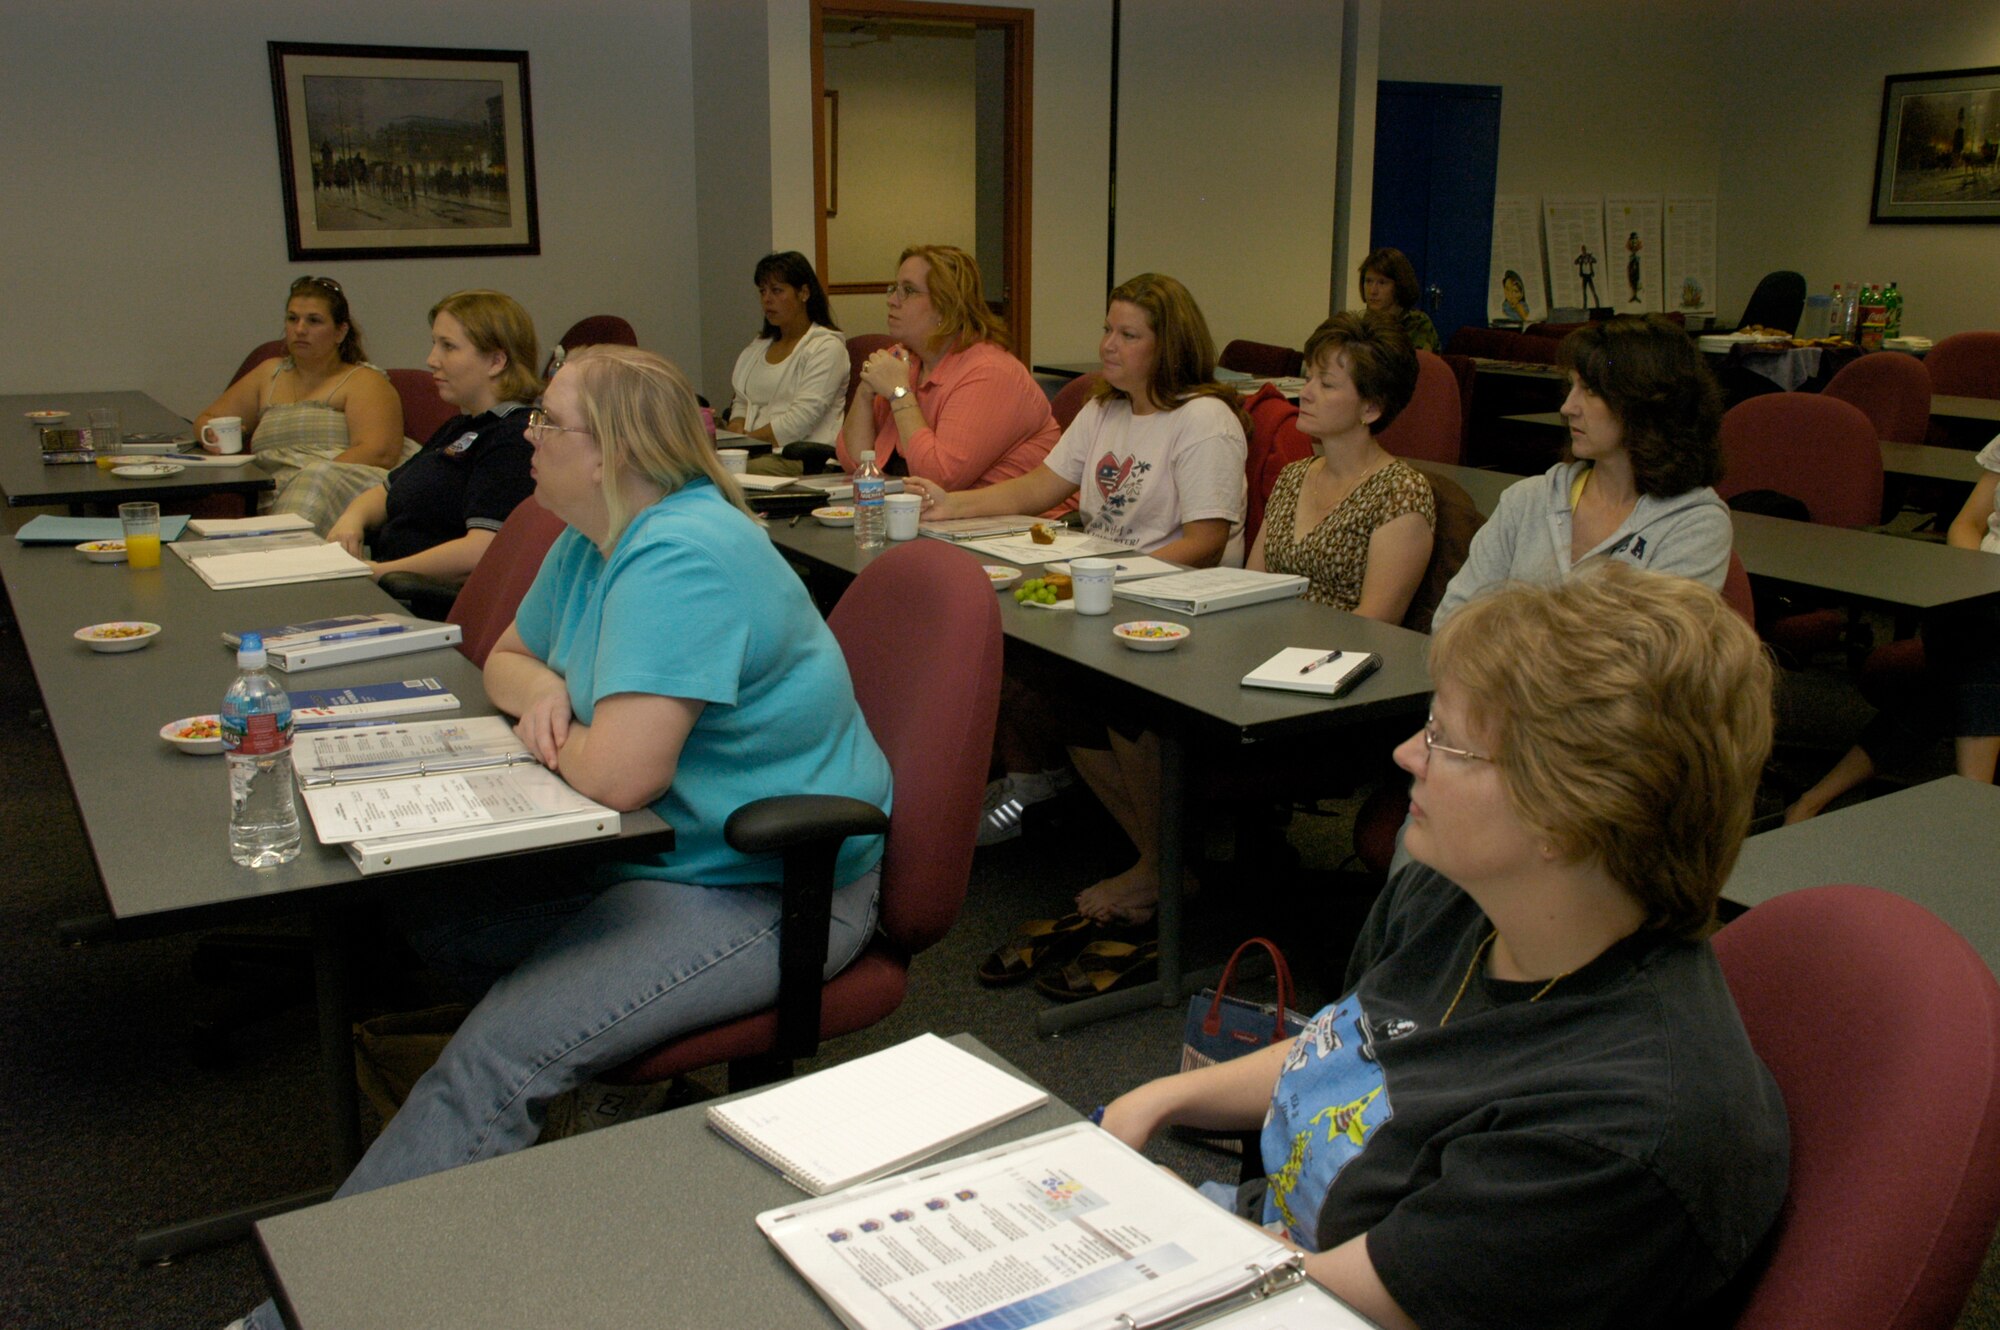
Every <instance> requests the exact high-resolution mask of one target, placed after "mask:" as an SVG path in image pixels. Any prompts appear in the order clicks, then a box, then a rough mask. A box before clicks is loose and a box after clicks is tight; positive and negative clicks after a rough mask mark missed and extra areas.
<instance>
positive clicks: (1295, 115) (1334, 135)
mask: <svg viewBox="0 0 2000 1330" xmlns="http://www.w3.org/2000/svg"><path fill="white" fill-rule="evenodd" d="M1341 24H1342V11H1341V7H1340V6H1338V5H1331V4H1329V5H1317V6H1303V5H1299V4H1296V3H1293V2H1292V0H1236V2H1235V3H1232V4H1229V5H1227V6H1222V5H1217V4H1214V3H1213V2H1212V0H1128V3H1127V4H1126V6H1125V9H1124V18H1123V22H1122V24H1121V37H1122V44H1123V52H1122V58H1121V61H1120V67H1119V109H1118V219H1117V226H1118V261H1117V277H1118V280H1119V281H1123V280H1125V279H1126V278H1128V277H1131V276H1133V275H1134V274H1136V273H1141V272H1149V271H1150V272H1164V273H1167V274H1169V275H1171V276H1174V277H1178V278H1179V279H1180V280H1181V281H1182V282H1183V283H1184V284H1185V285H1186V286H1187V288H1188V290H1189V291H1190V292H1192V293H1193V295H1194V298H1195V300H1196V301H1197V302H1198V303H1199V304H1200V305H1201V308H1202V313H1203V314H1205V315H1206V316H1207V318H1208V326H1209V331H1210V332H1211V333H1213V334H1214V336H1215V340H1216V347H1217V349H1218V350H1220V349H1221V347H1222V345H1223V343H1225V342H1228V341H1229V340H1230V339H1232V338H1237V337H1246V338H1250V339H1252V340H1254V341H1260V342H1274V343H1277V344H1279V345H1281V346H1299V345H1302V344H1303V343H1304V341H1305V338H1306V334H1307V333H1309V332H1311V331H1312V330H1313V328H1314V327H1315V326H1317V325H1318V324H1319V322H1320V320H1322V319H1324V318H1325V317H1326V314H1327V290H1328V285H1329V281H1330V277H1331V269H1332V253H1333V215H1334V179H1335V172H1334V159H1335V154H1336V148H1337V145H1338V139H1339V134H1340V67H1341V60H1340V45H1341ZM1093 326H1095V325H1093Z"/></svg>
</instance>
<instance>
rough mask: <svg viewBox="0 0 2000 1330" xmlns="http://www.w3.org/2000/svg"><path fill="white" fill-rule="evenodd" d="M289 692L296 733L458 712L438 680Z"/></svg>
mask: <svg viewBox="0 0 2000 1330" xmlns="http://www.w3.org/2000/svg"><path fill="white" fill-rule="evenodd" d="M286 691H287V692H289V693H290V694H291V698H292V728H293V729H294V730H310V729H322V728H325V727H327V726H330V725H376V724H380V723H381V722H382V721H385V720H388V719H391V718H392V717H395V716H414V715H419V714H421V713H423V712H426V711H456V710H457V709H458V697H457V696H456V695H455V694H454V693H453V692H452V691H451V690H450V689H449V688H446V687H445V686H444V685H443V684H442V683H440V682H438V681H437V680H436V679H404V680H402V681H401V682H398V683H364V684H355V685H353V686H352V687H348V688H298V689H287V690H286Z"/></svg>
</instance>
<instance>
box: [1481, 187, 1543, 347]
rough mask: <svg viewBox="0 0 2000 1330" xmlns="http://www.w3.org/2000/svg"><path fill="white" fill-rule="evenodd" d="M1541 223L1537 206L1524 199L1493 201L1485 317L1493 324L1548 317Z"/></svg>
mask: <svg viewBox="0 0 2000 1330" xmlns="http://www.w3.org/2000/svg"><path fill="white" fill-rule="evenodd" d="M1540 222H1541V207H1540V205H1539V204H1538V203H1536V201H1535V200H1534V199H1532V198H1529V197H1527V196H1526V195H1521V194H1511V195H1510V194H1503V195H1500V196H1499V197H1498V198H1496V199H1494V200H1493V261H1492V263H1491V265H1490V266H1489V268H1488V276H1487V279H1486V283H1487V284H1486V317H1487V318H1488V319H1490V320H1491V321H1493V322H1495V323H1536V322H1539V321H1540V320H1542V319H1545V318H1547V317H1548V314H1549V297H1548V286H1547V283H1546V282H1544V281H1543V278H1542V232H1541V225H1540Z"/></svg>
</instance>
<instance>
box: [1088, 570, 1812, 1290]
mask: <svg viewBox="0 0 2000 1330" xmlns="http://www.w3.org/2000/svg"><path fill="white" fill-rule="evenodd" d="M1552 661H1559V662H1561V666H1562V667H1561V668H1560V669H1552V668H1549V662H1552ZM1430 664H1431V677H1432V678H1433V680H1435V682H1436V686H1437V693H1436V697H1435V701H1434V705H1433V710H1432V716H1431V719H1430V721H1429V722H1428V723H1427V724H1426V726H1425V727H1424V729H1423V730H1422V731H1421V732H1420V733H1418V734H1415V735H1412V736H1411V737H1410V738H1409V739H1408V740H1406V741H1405V742H1404V743H1403V744H1402V746H1401V747H1400V748H1398V749H1397V750H1396V760H1397V762H1398V763H1399V764H1400V765H1401V766H1402V767H1403V768H1404V769H1405V770H1406V771H1408V772H1409V774H1410V776H1411V779H1412V785H1413V806H1412V818H1411V821H1410V823H1409V826H1408V828H1407V829H1406V832H1405V837H1404V851H1405V852H1404V854H1402V855H1399V857H1398V861H1397V864H1396V865H1395V866H1394V867H1393V868H1392V870H1391V874H1390V878H1389V883H1388V885H1387V887H1386V888H1385V889H1384V891H1383V893H1382V895H1381V897H1380V898H1379V899H1378V900H1377V902H1376V904H1375V907H1374V910H1373V911H1372V912H1371V914H1370V915H1369V918H1368V922H1367V924H1366V925H1365V926H1364V927H1363V929H1362V933H1361V937H1360V939H1359V940H1358V941H1357V942H1356V944H1355V948H1354V953H1353V955H1352V957H1351V959H1350V960H1349V962H1348V969H1347V982H1346V990H1347V991H1346V993H1345V995H1344V996H1342V997H1341V998H1340V1000H1339V1001H1337V1002H1335V1003H1334V1004H1332V1005H1331V1006H1329V1007H1327V1008H1326V1009H1324V1010H1323V1011H1321V1012H1320V1013H1319V1014H1318V1015H1317V1016H1315V1017H1314V1018H1313V1020H1312V1021H1311V1022H1310V1023H1309V1024H1308V1025H1307V1027H1306V1029H1305V1030H1304V1032H1303V1033H1301V1034H1300V1035H1299V1036H1298V1037H1297V1038H1296V1039H1294V1040H1291V1041H1287V1042H1285V1043H1281V1044H1278V1045H1274V1046H1273V1047H1271V1048H1269V1049H1266V1050H1264V1051H1261V1052H1259V1053H1255V1054H1252V1055H1251V1056H1248V1057H1244V1058H1241V1059H1238V1060H1236V1061H1233V1062H1224V1063H1219V1064H1217V1065H1214V1066H1211V1067H1207V1068H1203V1069H1201V1070H1198V1071H1194V1072H1188V1073H1184V1074H1182V1075H1179V1076H1171V1077H1167V1078H1165V1079H1163V1080H1158V1081H1153V1082H1151V1083H1149V1084H1147V1085H1144V1086H1141V1087H1140V1088H1139V1089H1137V1090H1134V1091H1133V1092H1131V1093H1130V1094H1127V1095H1125V1096H1123V1097H1122V1098H1120V1099H1118V1100H1116V1101H1115V1102H1113V1103H1112V1104H1111V1105H1110V1107H1109V1108H1108V1109H1106V1111H1105V1113H1104V1119H1103V1121H1104V1126H1105V1128H1106V1129H1107V1130H1109V1131H1111V1132H1113V1133H1114V1134H1116V1135H1117V1136H1119V1137H1120V1138H1121V1139H1123V1140H1125V1141H1126V1142H1127V1143H1129V1144H1131V1145H1133V1146H1135V1147H1137V1146H1142V1145H1144V1144H1145V1142H1146V1141H1147V1140H1148V1139H1149V1138H1150V1137H1151V1136H1152V1135H1153V1134H1154V1133H1155V1132H1156V1131H1158V1130H1159V1129H1160V1128H1161V1127H1164V1126H1168V1125H1172V1124H1184V1125H1188V1126H1194V1127H1201V1128H1208V1129H1212V1130H1223V1131H1228V1130H1240V1131H1249V1130H1257V1129H1259V1128H1260V1127H1261V1131H1262V1137H1261V1144H1262V1151H1263V1162H1264V1166H1265V1168H1266V1170H1267V1171H1268V1173H1269V1177H1268V1178H1267V1179H1266V1180H1264V1182H1263V1184H1262V1185H1259V1184H1251V1187H1250V1188H1249V1189H1248V1193H1249V1194H1246V1195H1242V1196H1239V1197H1238V1198H1237V1203H1238V1206H1239V1209H1240V1210H1241V1212H1242V1213H1244V1214H1245V1215H1246V1217H1249V1218H1253V1219H1255V1220H1257V1221H1259V1222H1263V1223H1267V1224H1277V1225H1281V1226H1282V1227H1283V1229H1284V1232H1285V1234H1286V1236H1287V1237H1288V1238H1289V1239H1290V1241H1292V1242H1293V1243H1295V1244H1296V1245H1297V1246H1299V1247H1300V1248H1301V1249H1302V1250H1304V1251H1305V1252H1306V1253H1307V1256H1306V1261H1305V1264H1306V1269H1307V1271H1308V1273H1310V1274H1312V1275H1313V1276H1314V1277H1315V1278H1316V1279H1318V1280H1319V1281H1320V1282H1321V1283H1323V1284H1325V1285H1327V1286H1328V1287H1329V1288H1331V1289H1333V1290H1334V1291H1335V1292H1336V1293H1338V1294H1340V1296H1341V1297H1343V1298H1345V1299H1346V1300H1347V1301H1348V1302H1350V1303H1352V1304H1354V1305H1355V1306H1356V1307H1357V1308H1359V1309H1360V1310H1361V1311H1362V1312H1364V1313H1365V1314H1367V1315H1368V1316H1371V1317H1373V1318H1374V1319H1375V1320H1376V1321H1377V1322H1379V1323H1380V1324H1382V1325H1385V1326H1401V1327H1407V1326H1423V1327H1425V1330H1438V1328H1439V1327H1453V1326H1472V1325H1535V1326H1603V1325H1617V1326H1682V1325H1689V1324H1696V1323H1703V1324H1705V1323H1708V1322H1709V1320H1711V1319H1713V1318H1714V1317H1715V1315H1716V1313H1717V1311H1718V1310H1719V1309H1720V1308H1722V1307H1724V1306H1726V1305H1727V1302H1728V1299H1729V1296H1730V1293H1731V1292H1732V1287H1731V1286H1732V1281H1733V1280H1734V1279H1735V1278H1736V1277H1737V1276H1738V1274H1739V1273H1740V1272H1744V1271H1745V1270H1746V1268H1747V1267H1748V1263H1749V1262H1750V1259H1751V1257H1752V1255H1753V1253H1755V1252H1756V1251H1757V1249H1758V1246H1759V1244H1760V1242H1761V1240H1762V1238H1763V1236H1764V1234H1765V1232H1766V1231H1767V1230H1768V1229H1769V1228H1770V1226H1771V1224H1772V1223H1773V1221H1774V1220H1775V1219H1776V1218H1777V1215H1778V1210H1779V1206H1780V1204H1781V1203H1782V1201H1783V1199H1784V1194H1785V1187H1786V1180H1787V1154H1788V1134H1787V1129H1786V1121H1785V1108H1784V1103H1783V1101H1782V1100H1781V1099H1780V1098H1779V1095H1778V1090H1777V1087H1776V1085H1775V1084H1774V1083H1773V1082H1772V1080H1771V1077H1770V1075H1769V1073H1768V1072H1767V1071H1766V1070H1765V1068H1764V1066H1763V1064H1762V1063H1761V1062H1759V1060H1758V1058H1757V1055H1756V1053H1755V1052H1754V1051H1753V1050H1752V1049H1751V1047H1750V1042H1749V1039H1748V1038H1747V1036H1746V1035H1745V1034H1744V1030H1743V1025H1742V1021H1741V1019H1740V1018H1739V1017H1738V1015H1737V1012H1736V1008H1735V1004H1734V1003H1733V1002H1732V1001H1731V999H1730V995H1729V990H1728V988H1727V987H1726V986H1725V984H1724V982H1723V978H1722V973H1721V970H1720V968H1719V967H1718V965H1717V963H1716V959H1715V955H1714V952H1713V951H1712V950H1711V948H1710V947H1709V945H1708V943H1707V942H1705V941H1703V940H1702V939H1703V938H1704V937H1705V936H1706V934H1707V933H1708V932H1709V930H1710V929H1711V927H1712V925H1713V916H1714V910H1715V902H1716V899H1717V897H1718V895H1719V894H1720V892H1721V889H1722V883H1723V880H1724V879H1725V878H1726V877H1727V876H1728V874H1729V871H1730V868H1731V867H1732V865H1733V864H1734V862H1735V859H1736V854H1737V851H1738V849H1739V848H1740V846H1741V844H1742V841H1743V836H1744V832H1745V831H1746V830H1747V828H1748V826H1749V822H1750V814H1751V804H1752V796H1753V795H1754V793H1755V790H1756V785H1757V779H1758V775H1759V773H1760V772H1761V770H1762V768H1763V764H1764V758H1765V756H1766V755H1767V754H1768V752H1769V750H1770V743H1771V677H1772V672H1771V666H1770V663H1769V661H1768V659H1767V657H1766V656H1765V654H1764V652H1763V650H1762V648H1761V647H1760V645H1759V644H1758V641H1757V638H1756V634H1755V633H1754V632H1753V631H1752V630H1751V628H1750V627H1749V626H1748V625H1747V624H1745V623H1744V622H1743V621H1742V620H1741V619H1740V618H1739V617H1738V616H1737V615H1735V614H1734V613H1732V612H1731V611H1730V610H1729V609H1728V607H1727V606H1725V605H1724V604H1723V603H1722V601H1721V599H1720V598H1719V597H1717V596H1716V594H1715V593H1714V592H1712V591H1709V590H1708V589H1706V588H1704V587H1700V586H1696V585H1695V584H1694V583H1692V582H1690V581H1688V580H1686V579H1684V578H1679V577H1669V576H1662V575H1659V574H1652V573H1644V572H1638V571H1635V570H1633V569H1630V568H1626V567H1620V566H1617V565H1607V566H1604V567H1601V568H1598V569H1594V570H1593V571H1592V572H1590V573H1588V574H1585V575H1582V576H1579V577H1577V578H1574V579H1571V580H1569V581H1567V582H1564V583H1562V584H1560V585H1556V586H1549V587H1534V586H1526V585H1519V584H1516V585H1511V586H1508V587H1504V588H1501V589H1499V590H1498V591H1496V592H1494V593H1492V594H1490V595H1487V596H1484V597H1481V598H1479V599H1476V600H1474V601H1472V602H1470V603H1469V604H1467V605H1466V606H1465V607H1464V608H1463V609H1461V610H1460V611H1459V613H1458V614H1457V615H1455V616H1454V617H1453V618H1452V619H1451V620H1450V621H1449V622H1448V623H1446V624H1445V625H1444V627H1443V628H1441V629H1440V630H1439V631H1438V633H1437V635H1436V637H1435V638H1434V640H1433V642H1432V645H1431V660H1430Z"/></svg>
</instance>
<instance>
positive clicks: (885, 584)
mask: <svg viewBox="0 0 2000 1330" xmlns="http://www.w3.org/2000/svg"><path fill="white" fill-rule="evenodd" d="M827 626H828V627H829V628H831V629H832V630H833V635H834V637H835V638H836V639H838V640H839V642H840V649H841V651H842V653H843V654H844V655H845V656H846V657H847V668H848V671H849V673H850V674H851V675H852V676H853V678H854V692H855V697H856V699H857V700H858V701H859V702H860V704H861V714H862V715H863V716H865V717H866V718H867V720H868V727H869V729H870V730H871V731H873V732H874V735H875V740H876V742H877V743H879V744H881V745H882V751H883V753H884V754H886V755H887V756H888V759H889V767H890V770H891V771H892V772H893V773H894V775H895V803H894V807H893V809H892V810H891V812H890V814H889V816H888V817H887V818H886V819H885V818H884V817H883V816H882V813H881V811H880V810H879V809H876V808H874V807H872V806H870V805H868V804H864V803H861V802H860V801H858V800H853V799H838V798H829V797H825V796H804V795H778V796H775V797H773V798H769V799H759V800H757V801H755V802H753V803H750V804H746V805H744V806H743V807H742V808H739V809H737V810H736V812H735V813H733V814H731V815H730V818H729V821H728V823H727V824H726V825H725V827H724V835H725V836H726V837H727V838H728V840H729V843H730V844H731V845H732V846H734V847H735V848H737V849H738V850H741V851H744V852H746V853H755V852H764V853H768V852H770V851H773V850H782V851H783V852H784V854H785V883H784V887H785V907H784V918H783V922H782V923H781V924H780V929H781V933H780V938H779V949H780V952H781V956H780V960H779V991H778V1005H777V1006H776V1007H775V1008H774V1009H772V1010H768V1011H761V1012H757V1013H755V1014H753V1015H749V1016H743V1017H739V1018H738V1019H736V1020H732V1021H725V1022H724V1023H722V1024H721V1025H716V1026H711V1027H710V1028H708V1029H706V1030H699V1031H696V1032H694V1033H693V1034H689V1035H686V1036H684V1037H682V1038H680V1039H676V1040H673V1041H672V1042H670V1043H667V1044H664V1045H662V1046H661V1047H659V1048H656V1049H654V1050H653V1051H652V1052H650V1053H647V1054H645V1055H643V1056H642V1057H639V1058H637V1059H635V1060H633V1061H632V1062H629V1063H627V1064H626V1065H625V1066H624V1067H621V1068H619V1069H618V1070H617V1071H615V1072H613V1073H611V1074H609V1075H607V1076H605V1077H604V1078H603V1079H606V1080H611V1081H616V1082H619V1083H623V1084H633V1083H642V1082H650V1081H659V1080H664V1079H666V1078H667V1077H669V1076H673V1075H675V1074H677V1073H680V1072H685V1071H691V1070H693V1069H694V1068H697V1067H705V1066H711V1065H713V1064H715V1063H717V1062H727V1063H728V1064H729V1085H730V1088H731V1089H741V1088H744V1087H746V1086H750V1085H758V1084H762V1083H764V1082H766V1081H771V1080H781V1079H783V1078H784V1077H786V1076H789V1075H790V1074H791V1063H792V1060H793V1059H794V1058H801V1057H809V1056H811V1055H812V1054H813V1052H814V1051H815V1050H816V1049H817V1048H818V1047H819V1042H820V1040H822V1039H830V1038H833V1037H834V1036H836V1035H842V1034H848V1033H850V1032H852V1031H855V1030H859V1029H862V1028H864V1027H866V1026H869V1025H873V1024H874V1023H875V1022H877V1021H879V1020H882V1019H883V1018H884V1017H886V1016H888V1015H889V1014H890V1013H891V1012H893V1011H895V1010H896V1008H897V1007H898V1006H900V1005H901V1004H902V1001H903V996H904V993H905V991H906V989H907V986H908V979H909V966H910V958H911V957H912V956H914V955H915V954H916V953H918V952H920V951H922V950H924V948H926V947H928V946H930V945H931V944H932V943H934V942H936V941H937V940H938V939H939V938H941V937H943V936H944V935H945V933H946V931H947V930H949V929H950V927H951V925H952V923H953V922H954V921H955V920H956V919H957V918H958V911H959V907H960V906H961V905H962V904H963V903H964V900H965V888H966V883H967V880H968V878H969V877H970V876H971V872H972V851H973V839H974V837H975V836H976V835H977V834H978V827H979V816H980V801H981V799H983V798H984V796H985V793H986V762H987V756H988V754H990V753H991V752H992V751H993V722H994V717H995V714H996V713H997V711H998V709H999V705H1000V608H999V598H998V597H996V596H995V595H994V594H993V590H992V585H991V583H989V582H988V581H987V578H986V574H985V573H983V572H982V571H980V567H979V562H978V560H976V559H971V558H968V557H966V555H965V553H964V552H963V551H961V550H954V549H951V548H950V547H949V546H947V545H946V544H945V543H944V542H942V541H934V540H917V541H912V542H910V543H909V544H907V545H899V546H897V547H896V548H894V549H892V550H890V551H888V552H887V553H886V554H883V555H881V556H880V557H878V558H876V559H875V560H874V561H873V562H871V563H870V564H869V565H868V566H867V567H866V568H863V569H862V570H861V575H860V576H859V577H857V578H855V579H854V582H853V583H852V584H851V585H850V586H849V587H848V588H847V592H846V594H845V595H843V596H842V597H841V598H840V603H839V604H837V605H835V606H834V608H833V613H832V614H830V615H828V616H827ZM885 826H886V828H887V831H888V842H887V845H886V847H885V850H884V853H883V858H882V899H881V919H880V932H879V934H878V935H877V936H876V938H875V940H874V941H873V942H872V943H870V944H869V946H868V947H867V948H866V949H865V950H864V951H863V952H862V953H861V955H860V956H859V957H858V958H857V959H856V960H855V961H854V963H853V964H852V965H849V966H848V967H847V968H846V969H844V970H842V971H841V972H840V973H839V974H838V975H835V976H834V977H833V978H832V979H831V980H826V981H822V980H821V978H820V976H821V973H822V972H823V970H824V969H825V965H826V933H827V920H828V909H829V900H830V897H831V894H832V890H833V882H832V874H833V861H834V855H835V854H836V852H837V851H838V849H839V847H840V843H841V842H842V841H843V840H844V839H846V837H848V836H850V835H867V834H871V833H874V832H879V831H881V830H883V829H884V827H885Z"/></svg>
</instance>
